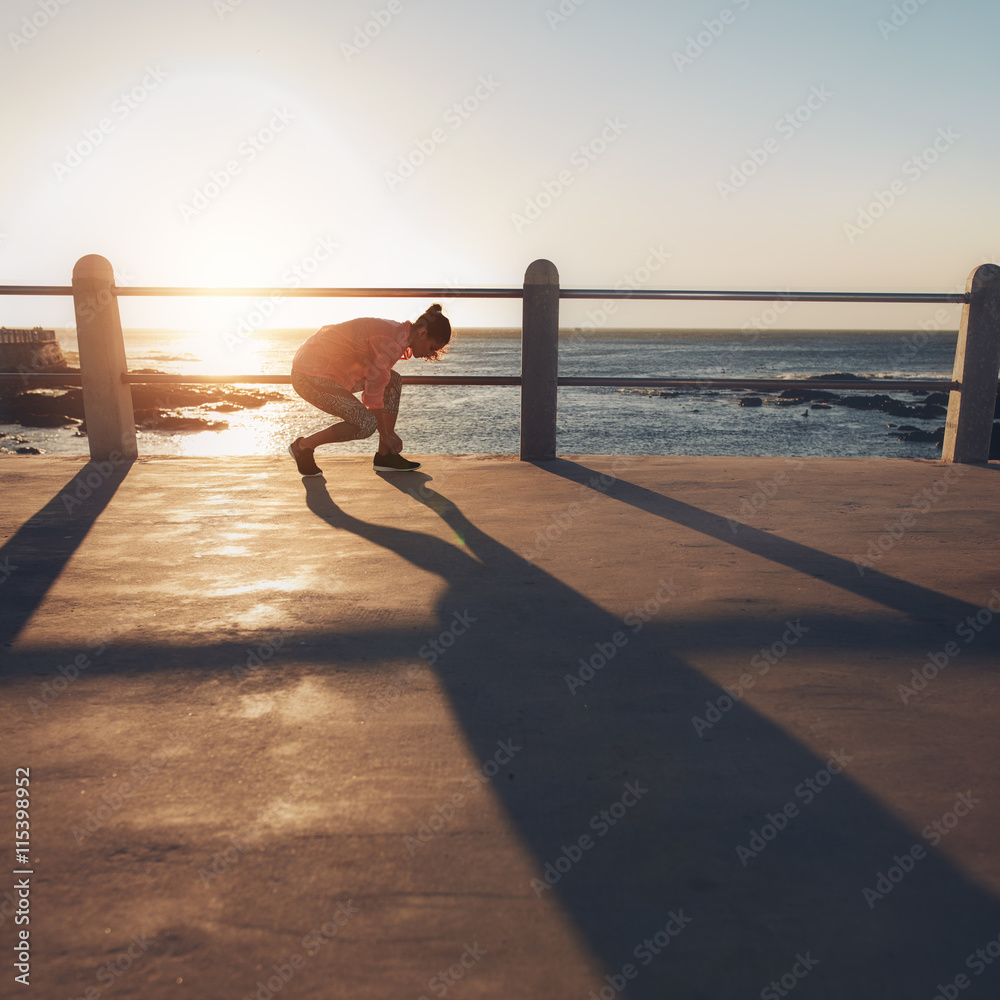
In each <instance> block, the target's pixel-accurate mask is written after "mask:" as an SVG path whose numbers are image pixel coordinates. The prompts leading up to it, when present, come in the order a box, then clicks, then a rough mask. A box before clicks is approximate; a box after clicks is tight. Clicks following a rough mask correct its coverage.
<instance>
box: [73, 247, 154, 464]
mask: <svg viewBox="0 0 1000 1000" xmlns="http://www.w3.org/2000/svg"><path fill="white" fill-rule="evenodd" d="M114 287H115V272H114V268H112V266H111V264H110V263H109V262H108V261H107V260H105V258H104V257H101V256H100V255H99V254H88V255H87V256H86V257H81V258H80V259H79V260H78V261H77V262H76V267H74V268H73V307H74V310H75V312H76V336H77V346H78V348H79V351H80V378H81V381H82V382H83V416H84V419H85V420H86V422H87V438H88V439H89V441H90V457H91V459H92V460H94V461H108V460H109V459H112V460H118V459H119V457H120V458H123V459H125V460H126V461H133V460H134V459H135V458H136V457H137V456H138V451H139V450H138V446H137V444H136V439H135V414H134V413H133V410H132V390H131V388H130V387H129V385H128V383H127V382H124V381H123V380H122V376H123V375H124V374H125V373H126V371H127V370H128V363H127V361H126V360H125V340H124V338H123V337H122V321H121V317H120V315H119V313H118V298H117V296H116V295H115V293H114Z"/></svg>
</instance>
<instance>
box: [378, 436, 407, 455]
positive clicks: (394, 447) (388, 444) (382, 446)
mask: <svg viewBox="0 0 1000 1000" xmlns="http://www.w3.org/2000/svg"><path fill="white" fill-rule="evenodd" d="M378 450H379V452H380V453H381V454H383V455H398V454H399V453H400V452H401V451H402V450H403V439H402V438H401V437H400V436H399V435H398V434H397V433H396V432H395V431H389V432H388V434H379V437H378Z"/></svg>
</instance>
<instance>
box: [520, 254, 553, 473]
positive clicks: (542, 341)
mask: <svg viewBox="0 0 1000 1000" xmlns="http://www.w3.org/2000/svg"><path fill="white" fill-rule="evenodd" d="M558 374H559V271H558V270H557V269H556V266H555V264H553V263H552V262H551V261H549V260H536V261H533V262H532V263H531V264H529V265H528V270H527V271H525V272H524V298H523V302H522V319H521V461H522V462H531V461H536V462H537V461H546V460H549V459H553V458H555V457H556V378H557V376H558Z"/></svg>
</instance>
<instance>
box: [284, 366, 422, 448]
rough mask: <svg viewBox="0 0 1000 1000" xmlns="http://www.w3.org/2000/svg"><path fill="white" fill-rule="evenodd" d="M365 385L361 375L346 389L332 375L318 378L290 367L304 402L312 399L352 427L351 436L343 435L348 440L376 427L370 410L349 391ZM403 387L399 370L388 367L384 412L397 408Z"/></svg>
mask: <svg viewBox="0 0 1000 1000" xmlns="http://www.w3.org/2000/svg"><path fill="white" fill-rule="evenodd" d="M364 387H365V380H364V379H361V380H360V381H359V382H358V383H357V385H355V386H354V388H353V389H351V391H350V392H348V391H347V389H345V388H344V387H343V386H342V385H338V384H337V383H336V382H334V381H333V379H329V378H321V377H320V376H318V375H306V374H304V373H303V372H300V371H297V370H296V369H295V368H293V369H292V388H293V389H294V390H295V391H296V392H297V393H298V394H299V395H300V396H301V397H302V398H303V399H304V400H305V401H306V402H307V403H312V405H313V406H316V407H319V409H321V410H323V411H324V412H325V413H330V414H332V415H333V416H335V417H340V419H341V420H343V421H344V423H346V424H349V425H350V426H351V427H353V428H355V433H354V436H353V437H350V438H346V439H345V440H348V441H355V440H358V439H359V438H366V437H371V436H372V435H373V434H374V433H375V431H377V430H378V424H377V423H376V422H375V418H374V417H373V416H372V414H371V411H370V410H369V409H368V407H366V406H365V405H364V404H363V403H362V402H361V400H360V399H358V398H357V397H355V396H353V395H352V393H355V392H361V390H362V389H364ZM402 388H403V380H402V379H401V378H400V377H399V373H398V372H396V371H390V372H389V384H388V385H387V386H386V387H385V395H384V396H383V397H382V409H383V410H385V412H386V413H398V412H399V394H400V392H401V391H402Z"/></svg>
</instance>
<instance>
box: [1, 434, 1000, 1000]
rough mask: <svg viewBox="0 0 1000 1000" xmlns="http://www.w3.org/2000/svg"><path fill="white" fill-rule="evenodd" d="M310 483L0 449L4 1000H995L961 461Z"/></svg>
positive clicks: (976, 533)
mask: <svg viewBox="0 0 1000 1000" xmlns="http://www.w3.org/2000/svg"><path fill="white" fill-rule="evenodd" d="M317 457H318V459H319V463H320V465H321V466H322V467H323V468H324V471H325V476H324V477H323V478H318V479H311V480H310V479H307V480H303V479H301V478H300V477H299V476H298V475H297V474H296V472H295V469H294V466H293V464H292V462H291V459H290V458H288V457H287V456H284V457H273V458H272V457H267V458H245V457H227V458H217V459H177V458H155V457H152V458H140V459H139V460H138V461H137V462H136V463H134V464H133V465H131V467H125V466H122V467H121V468H118V469H113V468H111V467H110V466H108V467H104V468H103V469H101V468H98V467H97V466H95V465H93V464H89V463H88V464H84V460H83V459H82V458H81V459H70V458H52V457H39V458H34V457H18V458H13V457H10V458H8V457H0V482H2V503H0V608H2V611H0V631H2V633H3V645H2V647H0V651H2V657H3V662H2V673H0V678H2V684H3V699H2V725H3V733H4V737H3V780H2V785H0V787H2V792H3V794H2V803H3V804H2V806H0V834H2V836H3V838H4V842H5V843H7V844H8V850H7V851H6V852H5V860H4V868H5V869H6V870H8V871H9V870H10V869H11V868H12V867H13V865H12V862H11V858H12V852H11V850H10V849H9V848H10V845H11V837H10V834H11V833H12V832H13V829H14V815H13V810H14V775H15V771H14V769H15V768H17V767H26V768H30V796H31V800H30V801H31V849H30V855H31V861H32V870H33V875H31V876H30V889H31V894H30V905H31V924H30V930H31V938H30V943H31V953H32V955H33V959H32V963H31V973H30V976H31V987H30V988H29V989H25V988H23V987H22V986H20V985H19V984H17V983H15V982H13V981H12V979H13V975H14V972H13V971H12V970H11V964H10V955H11V954H12V948H13V943H14V940H15V926H14V925H13V922H12V913H11V910H12V907H11V904H10V900H11V899H12V898H15V897H7V896H4V894H5V893H8V892H11V891H12V884H13V880H14V878H15V876H10V875H8V876H5V881H4V884H3V886H2V888H0V896H4V900H3V902H2V904H0V914H2V921H0V943H2V946H3V951H4V954H5V955H7V956H8V959H7V960H5V962H4V963H3V966H4V971H3V980H2V983H0V996H4V997H6V996H25V997H39V998H44V1000H68V998H78V997H86V998H87V1000H97V998H103V997H108V998H112V1000H124V998H142V1000H162V998H174V997H177V998H181V997H183V998H190V1000H216V998H232V1000H242V998H245V997H249V998H255V1000H271V998H277V1000H285V998H309V1000H313V998H315V1000H333V998H340V997H344V998H350V1000H367V998H373V1000H374V998H379V1000H420V998H421V997H425V998H434V997H439V996H447V997H448V998H449V1000H471V998H497V1000H509V998H528V1000H563V998H565V1000H575V998H579V1000H587V998H589V997H591V995H592V994H593V995H595V996H597V997H603V998H605V1000H611V998H614V997H619V996H623V997H625V998H638V1000H674V998H677V1000H729V998H733V1000H736V998H741V997H750V998H755V997H758V996H762V997H770V996H774V997H777V996H785V995H786V994H787V993H788V992H789V991H791V993H792V995H793V996H794V998H795V1000H810V998H834V1000H847V998H851V1000H867V998H873V1000H874V998H878V1000H896V998H899V1000H924V998H926V1000H932V998H934V997H935V996H937V995H938V994H939V990H940V989H942V988H944V987H949V984H952V985H951V986H950V987H949V988H953V989H954V990H956V991H957V992H956V993H947V992H946V993H944V994H941V995H943V996H961V997H962V998H963V1000H967V998H972V997H976V998H979V997H982V998H986V997H991V998H995V997H996V996H998V995H1000V960H997V959H996V958H995V957H994V956H997V955H1000V851H998V846H997V845H998V840H1000V838H998V833H1000V773H998V768H997V761H998V737H997V733H998V731H1000V726H998V713H1000V668H998V662H1000V661H998V655H997V654H998V649H1000V614H997V613H994V612H995V611H996V612H1000V560H998V550H1000V544H998V533H1000V532H998V529H1000V465H998V464H997V463H992V464H990V465H986V466H983V465H980V466H952V465H945V464H943V463H941V462H931V461H917V460H914V461H903V460H887V459H806V460H791V459H780V458H684V457H630V456H624V457H621V458H617V459H613V458H611V457H608V456H602V457H572V458H562V459H559V460H556V461H554V462H547V463H539V464H530V463H523V462H519V461H517V460H516V459H514V458H510V457H498V456H469V457H450V456H434V455H432V456H425V457H424V458H423V461H424V467H423V469H422V470H421V471H420V472H417V473H409V474H405V475H397V476H384V477H380V476H377V475H375V474H374V473H373V472H372V471H371V468H370V462H366V461H365V460H363V459H358V458H355V457H348V458H345V457H335V456H333V455H326V454H322V453H320V455H318V456H317ZM88 482H89V485H87V484H88ZM860 557H864V558H865V559H867V560H868V561H869V565H868V566H865V565H862V564H859V563H857V562H856V561H855V560H856V559H857V558H860ZM991 602H992V606H993V609H994V610H990V604H991ZM931 661H934V662H931ZM921 669H923V670H924V674H925V675H926V676H925V677H921V676H920V671H921ZM915 671H917V675H916V678H915V677H914V672H915ZM928 678H930V679H928ZM991 943H992V950H990V945H991ZM977 952H978V953H979V954H980V955H981V956H983V957H981V958H977V957H976V955H977ZM967 959H968V962H967ZM962 976H964V977H966V978H965V980H962V981H961V982H962V985H958V986H956V985H954V984H955V983H956V982H957V981H959V980H958V979H957V977H962ZM769 984H773V985H769ZM88 991H89V992H88ZM602 991H603V992H602Z"/></svg>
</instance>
